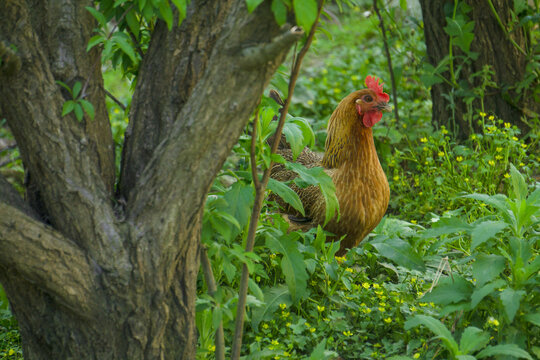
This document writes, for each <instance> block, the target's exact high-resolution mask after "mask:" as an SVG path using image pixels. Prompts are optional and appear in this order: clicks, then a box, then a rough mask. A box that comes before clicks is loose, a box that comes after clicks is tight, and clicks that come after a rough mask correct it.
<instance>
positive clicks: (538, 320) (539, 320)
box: [523, 312, 540, 326]
mask: <svg viewBox="0 0 540 360" xmlns="http://www.w3.org/2000/svg"><path fill="white" fill-rule="evenodd" d="M523 318H524V319H525V320H527V321H528V322H530V323H531V324H533V325H536V326H540V312H538V313H535V314H527V315H525V316H524V317H523Z"/></svg>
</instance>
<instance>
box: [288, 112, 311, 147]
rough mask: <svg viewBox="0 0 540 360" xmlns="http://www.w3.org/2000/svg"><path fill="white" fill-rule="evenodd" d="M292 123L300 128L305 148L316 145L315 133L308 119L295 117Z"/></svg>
mask: <svg viewBox="0 0 540 360" xmlns="http://www.w3.org/2000/svg"><path fill="white" fill-rule="evenodd" d="M290 121H291V122H293V123H295V124H296V125H298V127H299V128H300V130H301V131H302V139H303V142H302V143H303V145H304V147H305V146H313V145H315V133H314V132H313V129H312V128H311V124H310V123H309V121H308V120H307V119H304V118H301V117H293V118H292V119H291V120H290Z"/></svg>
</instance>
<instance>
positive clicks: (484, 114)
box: [323, 70, 487, 117]
mask: <svg viewBox="0 0 540 360" xmlns="http://www.w3.org/2000/svg"><path fill="white" fill-rule="evenodd" d="M323 71H324V70H323ZM486 115H487V114H486V113H485V112H482V111H480V116H481V117H486Z"/></svg>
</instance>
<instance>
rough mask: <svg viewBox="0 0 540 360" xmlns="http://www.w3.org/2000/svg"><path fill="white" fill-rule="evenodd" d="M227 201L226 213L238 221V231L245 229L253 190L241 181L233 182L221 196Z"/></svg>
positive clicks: (251, 204)
mask: <svg viewBox="0 0 540 360" xmlns="http://www.w3.org/2000/svg"><path fill="white" fill-rule="evenodd" d="M223 198H224V199H225V201H227V204H228V206H227V209H226V211H227V212H228V213H229V214H230V215H231V216H232V217H234V218H235V219H237V220H238V223H239V226H240V229H243V228H244V227H246V225H247V224H248V222H249V217H250V216H251V207H252V206H253V200H254V196H253V188H252V187H251V186H250V185H246V184H244V183H243V182H241V181H237V182H235V183H234V184H233V185H232V186H231V188H230V189H229V190H228V191H227V192H226V193H225V195H224V196H223Z"/></svg>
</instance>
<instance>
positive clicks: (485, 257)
mask: <svg viewBox="0 0 540 360" xmlns="http://www.w3.org/2000/svg"><path fill="white" fill-rule="evenodd" d="M505 265H506V259H505V258H504V257H503V256H500V255H495V254H479V255H478V256H477V257H476V260H475V262H474V264H473V266H472V272H473V276H474V277H475V278H476V286H477V287H481V286H483V285H484V284H486V283H488V282H490V281H491V280H493V279H494V278H495V277H497V276H498V275H499V274H500V273H501V272H502V271H503V270H504V268H505Z"/></svg>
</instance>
